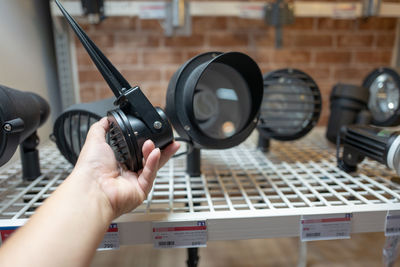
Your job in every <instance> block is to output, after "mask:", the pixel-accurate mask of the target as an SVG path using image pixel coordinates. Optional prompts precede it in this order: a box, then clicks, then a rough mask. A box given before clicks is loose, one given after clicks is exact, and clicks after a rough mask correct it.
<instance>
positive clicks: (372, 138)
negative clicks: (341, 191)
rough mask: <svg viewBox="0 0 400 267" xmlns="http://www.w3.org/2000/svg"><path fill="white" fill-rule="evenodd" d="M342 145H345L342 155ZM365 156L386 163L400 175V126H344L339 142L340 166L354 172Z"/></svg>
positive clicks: (338, 158) (338, 159) (338, 156)
mask: <svg viewBox="0 0 400 267" xmlns="http://www.w3.org/2000/svg"><path fill="white" fill-rule="evenodd" d="M340 145H343V153H342V155H340ZM365 157H367V158H370V159H372V160H375V161H378V162H380V163H382V164H386V165H387V166H388V167H389V168H390V169H393V170H395V171H396V173H397V175H400V128H395V129H389V128H380V127H374V126H367V125H349V126H344V127H343V128H342V130H341V135H340V138H339V141H338V144H337V161H338V166H339V167H340V168H341V169H342V170H344V171H346V172H354V171H356V170H357V165H358V164H359V163H361V162H362V161H363V160H364V158H365Z"/></svg>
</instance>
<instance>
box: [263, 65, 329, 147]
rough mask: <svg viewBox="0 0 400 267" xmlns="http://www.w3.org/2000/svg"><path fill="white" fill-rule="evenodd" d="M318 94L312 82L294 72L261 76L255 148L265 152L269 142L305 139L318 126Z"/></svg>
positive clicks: (302, 74) (282, 71)
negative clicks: (260, 100) (256, 143)
mask: <svg viewBox="0 0 400 267" xmlns="http://www.w3.org/2000/svg"><path fill="white" fill-rule="evenodd" d="M321 110H322V100H321V93H320V91H319V88H318V85H317V84H316V83H315V81H314V80H313V79H312V78H311V77H310V76H309V75H307V74H306V73H304V72H303V71H300V70H296V69H280V70H276V71H273V72H270V73H267V74H265V75H264V97H263V101H262V105H261V114H260V122H259V124H258V126H257V129H258V132H259V139H258V147H259V148H260V149H261V150H263V151H267V150H268V148H269V140H270V139H271V138H272V139H276V140H280V141H292V140H296V139H299V138H301V137H303V136H304V135H306V134H307V133H308V132H309V131H311V129H312V128H313V127H314V126H315V124H316V123H317V122H318V119H319V116H320V114H321Z"/></svg>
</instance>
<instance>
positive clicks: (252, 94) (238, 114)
mask: <svg viewBox="0 0 400 267" xmlns="http://www.w3.org/2000/svg"><path fill="white" fill-rule="evenodd" d="M262 93H263V82H262V74H261V71H260V69H259V67H258V65H257V64H256V63H255V62H254V61H253V60H252V59H251V58H250V57H249V56H247V55H245V54H242V53H239V52H229V53H221V52H209V53H204V54H201V55H198V56H196V57H194V58H192V59H190V60H189V61H187V62H186V63H185V64H184V65H183V66H182V67H181V68H179V70H178V71H177V72H175V74H174V75H173V77H172V79H171V81H170V83H169V85H168V91H167V100H166V108H165V110H166V113H167V115H168V118H169V119H170V120H171V123H172V125H173V126H174V127H175V130H176V131H177V132H178V133H179V135H180V136H181V137H182V138H183V139H186V140H188V141H189V142H191V143H193V145H194V147H195V148H210V149H224V148H230V147H233V146H236V145H238V144H239V143H241V142H242V141H244V140H245V139H246V138H247V137H248V136H249V135H250V133H251V132H252V130H253V129H254V128H255V126H256V125H257V120H258V114H259V109H260V105H261V100H262Z"/></svg>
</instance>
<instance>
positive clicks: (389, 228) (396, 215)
mask: <svg viewBox="0 0 400 267" xmlns="http://www.w3.org/2000/svg"><path fill="white" fill-rule="evenodd" d="M395 235H400V210H389V211H388V212H387V214H386V223H385V236H395Z"/></svg>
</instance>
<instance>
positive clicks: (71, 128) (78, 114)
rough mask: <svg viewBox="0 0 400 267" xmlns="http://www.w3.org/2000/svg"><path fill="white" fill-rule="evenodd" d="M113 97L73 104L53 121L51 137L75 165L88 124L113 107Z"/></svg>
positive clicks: (97, 119) (104, 114) (87, 130)
mask: <svg viewBox="0 0 400 267" xmlns="http://www.w3.org/2000/svg"><path fill="white" fill-rule="evenodd" d="M114 101H115V98H114V97H112V98H108V99H105V100H100V101H96V102H91V103H80V104H75V105H72V106H70V107H69V108H67V109H66V110H65V111H64V112H63V113H62V114H61V115H60V116H58V118H57V119H56V122H55V123H54V129H53V138H54V141H55V142H56V144H57V147H58V149H59V150H60V152H61V154H62V155H63V156H64V157H65V158H66V159H67V160H68V161H69V162H70V163H71V164H72V165H75V163H76V161H77V160H78V156H79V153H80V152H81V150H82V147H83V144H84V143H85V140H86V136H87V134H88V132H89V128H90V126H91V125H92V124H93V123H95V122H97V121H99V120H100V119H101V118H102V117H105V116H106V115H107V110H110V109H112V108H115V106H114V105H113V103H114Z"/></svg>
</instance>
